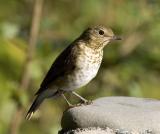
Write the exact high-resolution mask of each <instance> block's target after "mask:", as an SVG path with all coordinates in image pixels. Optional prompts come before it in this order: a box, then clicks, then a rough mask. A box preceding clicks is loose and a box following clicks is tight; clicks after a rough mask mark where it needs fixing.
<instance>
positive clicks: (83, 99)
mask: <svg viewBox="0 0 160 134" xmlns="http://www.w3.org/2000/svg"><path fill="white" fill-rule="evenodd" d="M72 94H74V95H75V96H77V97H78V98H80V99H81V100H82V101H83V102H84V103H85V104H88V100H86V99H85V98H83V97H82V96H80V95H79V94H77V93H76V92H74V91H72Z"/></svg>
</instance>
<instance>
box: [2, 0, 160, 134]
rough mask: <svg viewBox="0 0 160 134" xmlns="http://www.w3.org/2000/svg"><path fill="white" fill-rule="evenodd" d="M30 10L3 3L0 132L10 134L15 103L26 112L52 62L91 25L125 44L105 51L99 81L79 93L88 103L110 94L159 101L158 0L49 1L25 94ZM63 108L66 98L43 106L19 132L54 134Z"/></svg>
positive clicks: (29, 5)
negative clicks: (106, 30)
mask: <svg viewBox="0 0 160 134" xmlns="http://www.w3.org/2000/svg"><path fill="white" fill-rule="evenodd" d="M32 8H33V2H32V1H27V0H21V1H19V0H13V1H9V0H6V1H2V0H0V9H1V12H0V109H1V110H0V133H3V134H5V133H7V131H8V129H9V127H10V122H11V121H12V116H13V114H14V112H15V110H16V108H17V107H16V106H17V105H21V106H23V107H24V108H25V110H26V111H25V112H27V109H28V107H29V105H30V102H31V101H30V100H33V97H34V93H35V92H36V90H37V89H38V88H39V84H40V83H41V81H42V79H43V78H44V75H45V74H46V72H47V70H48V69H49V67H50V66H51V64H52V62H53V60H54V59H55V58H56V56H57V55H58V54H59V53H60V52H61V51H62V50H63V49H64V48H65V47H66V46H67V45H68V44H69V43H70V42H72V41H73V40H74V39H75V38H76V37H78V36H79V35H80V34H81V32H82V31H83V30H84V29H85V28H86V27H88V26H89V25H95V24H100V25H101V24H102V25H105V26H109V27H111V28H112V29H113V30H114V32H115V33H116V34H119V35H122V36H123V40H122V41H121V42H115V43H114V44H111V45H108V46H107V47H106V48H105V51H104V60H103V63H102V66H101V69H100V70H99V73H98V75H97V77H96V78H95V79H94V80H93V81H92V82H91V83H89V84H88V85H87V86H86V87H83V88H82V89H81V90H79V92H80V93H81V94H82V95H83V96H84V97H86V98H90V99H95V98H97V97H102V96H111V95H123V96H137V97H152V98H160V92H159V89H160V82H159V81H160V77H159V76H160V38H159V37H160V23H159V22H160V10H159V8H160V1H156V0H152V1H146V0H141V1H133V0H132V1H131V0H128V1H125V0H99V1H98V0H87V1H85V0H84V1H81V0H76V1H75V0H54V1H53V0H47V1H45V3H44V7H43V14H42V20H41V25H40V33H39V38H38V44H37V47H36V54H35V55H34V59H33V62H32V63H31V65H30V76H31V84H30V86H29V88H28V90H27V91H23V90H22V89H19V85H20V79H21V76H22V70H23V65H24V61H25V58H26V52H27V47H28V38H29V29H30V24H31V19H32V18H31V17H32V15H31V13H32ZM68 97H69V98H71V100H72V101H73V102H77V101H74V99H73V97H71V96H68ZM65 107H66V104H65V102H64V101H63V100H62V99H57V100H54V101H53V100H50V101H48V102H44V105H42V106H41V108H40V111H38V112H37V113H36V114H35V116H34V117H35V118H33V120H31V121H24V120H22V123H21V128H20V133H21V134H28V133H31V134H32V133H39V134H42V133H47V134H56V133H57V131H58V129H60V119H61V115H62V112H63V111H64V110H65ZM23 115H24V116H25V113H23ZM38 117H40V118H38ZM37 118H38V119H37Z"/></svg>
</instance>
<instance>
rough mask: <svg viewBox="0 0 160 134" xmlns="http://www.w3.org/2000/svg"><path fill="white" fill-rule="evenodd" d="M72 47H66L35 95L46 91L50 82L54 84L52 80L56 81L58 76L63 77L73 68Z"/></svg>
mask: <svg viewBox="0 0 160 134" xmlns="http://www.w3.org/2000/svg"><path fill="white" fill-rule="evenodd" d="M73 47H74V46H73V45H70V46H68V47H67V48H66V49H65V50H64V51H63V52H62V53H61V54H60V55H59V56H58V57H57V59H56V60H55V62H54V63H53V64H52V66H51V68H50V70H49V71H48V73H47V75H46V76H45V78H44V80H43V81H42V83H41V86H40V89H39V90H38V92H37V93H36V95H37V94H39V93H41V92H43V91H44V90H46V89H47V88H48V85H50V83H51V82H54V80H56V79H57V78H58V77H59V76H63V75H64V74H65V73H66V71H67V70H73V69H74V68H75V64H74V54H73V53H72V52H71V51H72V50H73V49H74V48H73Z"/></svg>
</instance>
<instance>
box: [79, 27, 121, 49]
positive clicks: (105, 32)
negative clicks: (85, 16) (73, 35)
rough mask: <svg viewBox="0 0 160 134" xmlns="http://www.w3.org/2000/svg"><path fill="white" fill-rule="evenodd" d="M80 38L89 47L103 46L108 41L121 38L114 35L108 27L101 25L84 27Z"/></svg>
mask: <svg viewBox="0 0 160 134" xmlns="http://www.w3.org/2000/svg"><path fill="white" fill-rule="evenodd" d="M81 38H83V39H84V40H85V41H86V42H88V43H87V45H88V46H89V47H92V48H102V49H103V48H104V46H106V45H107V44H108V43H109V42H112V41H114V40H121V38H120V37H118V36H115V35H114V33H113V31H112V30H111V29H110V28H105V27H103V26H95V27H90V28H88V29H86V30H85V31H84V32H83V34H82V36H81Z"/></svg>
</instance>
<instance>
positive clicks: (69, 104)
mask: <svg viewBox="0 0 160 134" xmlns="http://www.w3.org/2000/svg"><path fill="white" fill-rule="evenodd" d="M61 96H62V97H63V98H64V99H65V101H66V102H67V104H68V106H69V107H74V105H72V104H71V103H70V102H69V101H68V100H67V98H66V96H65V95H64V94H63V93H62V94H61Z"/></svg>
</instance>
